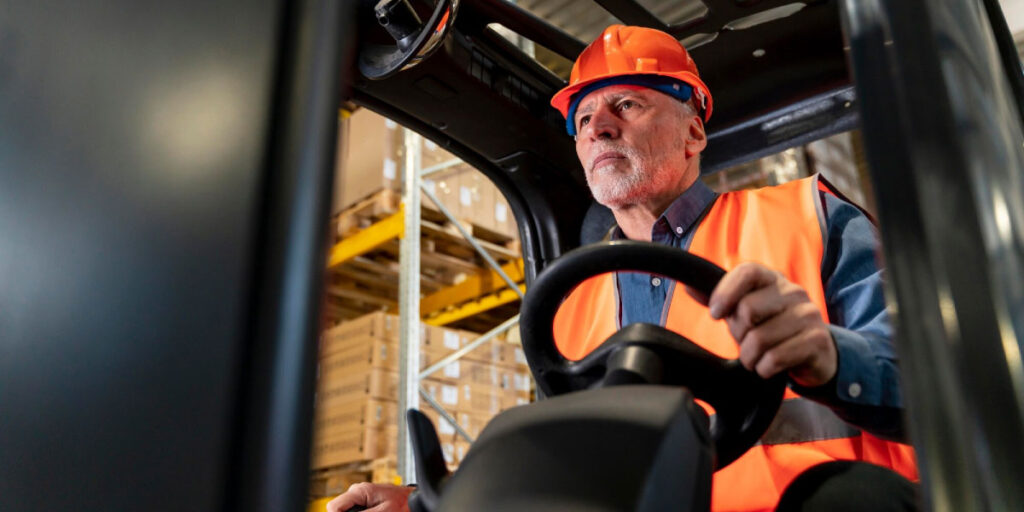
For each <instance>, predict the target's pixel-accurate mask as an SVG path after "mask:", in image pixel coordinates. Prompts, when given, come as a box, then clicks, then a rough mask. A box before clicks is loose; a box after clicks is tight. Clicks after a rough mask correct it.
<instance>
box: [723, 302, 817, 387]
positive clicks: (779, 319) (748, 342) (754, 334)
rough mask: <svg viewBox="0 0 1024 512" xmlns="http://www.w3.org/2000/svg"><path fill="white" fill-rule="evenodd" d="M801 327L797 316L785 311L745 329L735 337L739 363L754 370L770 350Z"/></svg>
mask: <svg viewBox="0 0 1024 512" xmlns="http://www.w3.org/2000/svg"><path fill="white" fill-rule="evenodd" d="M802 329H803V324H802V323H801V322H799V321H798V319H797V318H795V317H794V316H793V315H789V314H785V313H783V314H778V315H775V316H773V317H771V318H770V319H768V320H767V321H765V322H763V323H761V324H760V325H757V326H754V327H752V328H749V329H747V330H746V331H745V332H744V333H743V335H742V336H740V337H739V338H737V339H738V340H739V344H740V363H742V364H743V367H744V368H746V369H748V370H754V369H755V368H756V367H757V365H759V364H760V363H761V360H762V359H763V358H764V357H765V356H766V355H767V354H769V352H770V351H772V350H773V349H776V348H778V346H779V345H780V344H782V343H783V342H785V341H786V340H788V339H789V338H791V337H792V336H794V335H796V334H797V333H799V332H800V331H801V330H802ZM773 357H775V356H773ZM769 367H770V366H769ZM776 373H777V372H776ZM772 375H774V373H773V374H772ZM769 376H770V375H769ZM762 377H768V376H766V375H762Z"/></svg>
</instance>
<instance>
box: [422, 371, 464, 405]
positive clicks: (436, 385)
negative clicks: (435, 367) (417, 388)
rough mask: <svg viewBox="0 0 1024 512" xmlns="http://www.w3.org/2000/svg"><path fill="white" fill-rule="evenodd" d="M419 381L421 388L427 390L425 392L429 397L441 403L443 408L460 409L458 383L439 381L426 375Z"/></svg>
mask: <svg viewBox="0 0 1024 512" xmlns="http://www.w3.org/2000/svg"><path fill="white" fill-rule="evenodd" d="M421 383H422V384H423V388H424V389H425V390H426V391H427V394H428V395H430V397H431V398H433V399H434V400H435V401H436V402H437V403H439V404H441V406H442V407H444V408H445V410H448V411H457V410H460V407H459V404H460V401H459V398H460V395H459V387H458V385H456V384H453V383H451V382H447V381H440V380H438V379H436V378H434V377H427V378H425V379H423V380H422V381H421ZM427 407H429V406H427Z"/></svg>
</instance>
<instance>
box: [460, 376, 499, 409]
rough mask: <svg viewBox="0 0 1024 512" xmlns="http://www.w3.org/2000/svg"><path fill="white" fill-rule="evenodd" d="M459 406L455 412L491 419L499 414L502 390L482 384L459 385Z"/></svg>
mask: <svg viewBox="0 0 1024 512" xmlns="http://www.w3.org/2000/svg"><path fill="white" fill-rule="evenodd" d="M458 389H459V404H458V405H457V406H456V408H455V410H456V411H459V412H468V413H470V414H475V415H480V416H486V417H492V416H494V415H495V414H498V413H499V412H501V404H502V390H501V389H499V388H496V387H493V386H488V385H484V384H472V383H468V384H467V383H460V384H459V388H458Z"/></svg>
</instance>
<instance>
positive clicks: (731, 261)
mask: <svg viewBox="0 0 1024 512" xmlns="http://www.w3.org/2000/svg"><path fill="white" fill-rule="evenodd" d="M819 187H823V189H824V190H826V191H827V190H828V189H827V187H824V184H823V183H821V182H819V180H818V179H817V177H811V178H805V179H801V180H797V181H793V182H789V183H786V184H784V185H780V186H777V187H769V188H764V189H759V190H747V191H738V192H729V193H726V194H722V195H721V196H719V197H718V199H717V200H716V201H715V204H714V205H713V206H712V207H711V209H710V210H709V211H708V214H707V215H706V216H705V217H704V219H702V220H701V222H700V224H699V225H698V226H697V230H696V232H695V233H694V236H693V241H692V242H691V244H690V248H689V250H690V252H692V253H694V254H697V255H699V256H702V257H704V258H707V259H708V260H711V261H713V262H715V263H717V264H718V265H720V266H722V267H723V268H725V269H726V270H728V269H732V268H734V267H735V266H736V265H738V264H740V263H743V262H745V261H756V262H759V263H762V264H764V265H766V266H768V267H769V268H773V269H775V270H777V271H779V272H781V273H782V274H784V275H785V276H786V278H787V279H789V280H790V281H792V282H794V283H797V284H799V285H800V286H802V287H803V288H804V289H805V290H806V291H807V294H808V297H809V298H810V300H811V301H812V302H814V303H815V304H816V305H817V306H818V309H819V311H821V314H822V317H823V318H824V319H825V320H826V321H828V314H827V309H826V307H825V291H824V287H823V286H822V283H821V261H822V257H823V253H824V242H823V236H824V232H825V231H824V230H825V221H824V219H825V217H824V214H823V213H822V211H821V201H820V200H819V195H818V190H819ZM618 316H619V301H618V298H617V297H616V294H615V286H614V280H613V279H612V275H611V274H607V275H604V276H598V277H595V278H592V279H590V280H588V281H587V282H585V283H583V284H581V285H580V286H579V287H577V288H576V289H575V290H573V292H572V293H571V294H570V296H569V297H567V298H566V300H565V301H564V302H563V303H562V306H561V307H560V308H559V311H558V314H557V315H556V316H555V325H554V334H555V341H556V345H557V346H558V348H559V351H560V352H561V353H562V354H563V355H564V356H565V357H566V358H568V359H572V360H579V359H582V358H583V357H585V356H586V355H587V354H589V353H590V352H591V351H593V350H594V349H595V348H597V347H598V346H600V345H601V343H603V342H604V340H606V339H607V338H608V336H610V335H611V334H613V333H615V331H616V330H617V319H618ZM665 327H667V328H668V329H670V330H672V331H675V332H678V333H679V334H682V335H683V336H686V337H687V338H689V339H691V340H693V341H694V342H695V343H697V344H699V345H701V346H703V347H704V348H706V349H708V350H710V351H711V352H714V353H715V354H717V355H719V356H720V357H724V358H730V359H735V358H736V357H738V356H739V348H738V346H737V344H736V341H735V340H733V338H732V335H731V334H730V333H729V329H728V326H727V324H726V323H725V322H724V321H715V320H712V319H711V316H710V315H709V314H708V311H707V308H706V307H704V306H703V305H701V304H699V303H698V302H696V301H695V300H693V299H692V298H691V297H690V296H689V295H688V294H687V293H686V291H685V288H684V287H683V286H675V287H674V290H673V292H672V296H671V303H670V305H669V311H668V315H667V318H666V322H665ZM785 398H786V400H785V402H784V403H783V407H782V408H781V409H780V413H779V415H778V416H776V419H775V421H773V423H772V425H771V427H770V428H769V431H768V432H767V433H766V434H765V436H764V437H763V438H762V441H761V443H760V444H759V445H758V446H755V447H754V448H752V449H751V450H749V451H748V452H747V453H746V454H744V455H743V456H741V457H740V458H739V459H737V460H736V461H735V462H733V463H732V464H730V465H729V466H728V467H726V468H724V469H722V470H721V471H718V472H717V473H715V476H714V482H713V487H712V499H711V503H712V510H714V511H716V512H717V511H755V510H757V511H761V510H765V511H767V510H773V509H774V507H775V504H776V503H777V502H778V498H779V496H780V495H781V494H782V491H783V490H784V489H785V488H786V486H787V485H788V484H789V482H790V481H792V480H793V478H795V477H796V476H797V475H798V474H799V473H800V472H802V471H803V470H805V469H807V468H808V467H810V466H813V465H815V464H818V463H821V462H827V461H830V460H838V459H848V460H849V459H852V460H862V461H866V462H871V463H874V464H878V465H881V466H885V467H889V468H892V469H894V470H896V471H897V472H899V473H900V474H902V475H903V476H905V477H907V478H909V479H911V480H917V466H916V462H915V460H914V455H913V450H912V448H911V447H909V446H907V445H904V444H900V443H893V442H888V441H883V440H881V439H878V438H876V437H874V436H872V435H870V434H867V433H863V432H861V431H860V430H859V429H856V428H854V427H851V426H849V425H847V424H846V423H844V422H843V421H842V420H841V419H839V418H838V417H837V416H836V415H835V414H834V413H832V411H831V410H829V409H828V408H827V407H824V406H821V405H818V404H816V403H813V402H811V401H809V400H806V399H802V398H800V397H799V395H797V394H796V393H794V392H792V391H791V390H788V389H787V390H786V397H785Z"/></svg>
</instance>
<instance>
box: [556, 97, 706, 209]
mask: <svg viewBox="0 0 1024 512" xmlns="http://www.w3.org/2000/svg"><path fill="white" fill-rule="evenodd" d="M694 117H695V116H694V114H693V113H692V111H690V110H689V109H687V108H686V106H684V105H683V103H682V102H680V101H678V100H676V99H675V98H672V97H670V96H668V95H666V94H662V93H660V92H658V91H655V90H653V89H648V88H644V87H632V86H623V85H613V86H608V87H604V88H602V89H598V90H596V91H594V92H592V93H590V94H588V95H587V96H586V97H585V98H583V101H581V102H580V105H579V107H578V109H577V111H576V117H575V119H574V122H575V124H576V133H577V137H576V155H577V156H578V157H579V159H580V163H581V164H583V169H584V171H585V172H586V177H587V185H588V186H589V187H590V190H591V192H592V193H593V194H594V199H595V200H597V202H599V203H601V204H603V205H605V206H607V207H609V208H612V209H619V208H624V207H628V206H632V205H636V204H641V203H649V202H651V201H652V200H657V199H659V198H661V197H662V196H665V195H669V194H678V193H680V192H682V190H685V186H683V187H682V189H679V183H680V181H681V180H683V179H684V174H685V171H686V169H687V165H688V163H689V159H692V158H696V154H691V155H690V156H689V158H688V155H687V149H686V148H687V145H686V142H687V141H686V138H687V136H688V132H689V131H690V130H691V129H692V125H693V124H694V123H697V125H699V126H700V130H701V136H703V126H702V125H700V121H699V120H696V121H695V120H694ZM691 149H692V146H691ZM701 149H703V146H701ZM698 152H699V151H698ZM686 186H688V184H686Z"/></svg>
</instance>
